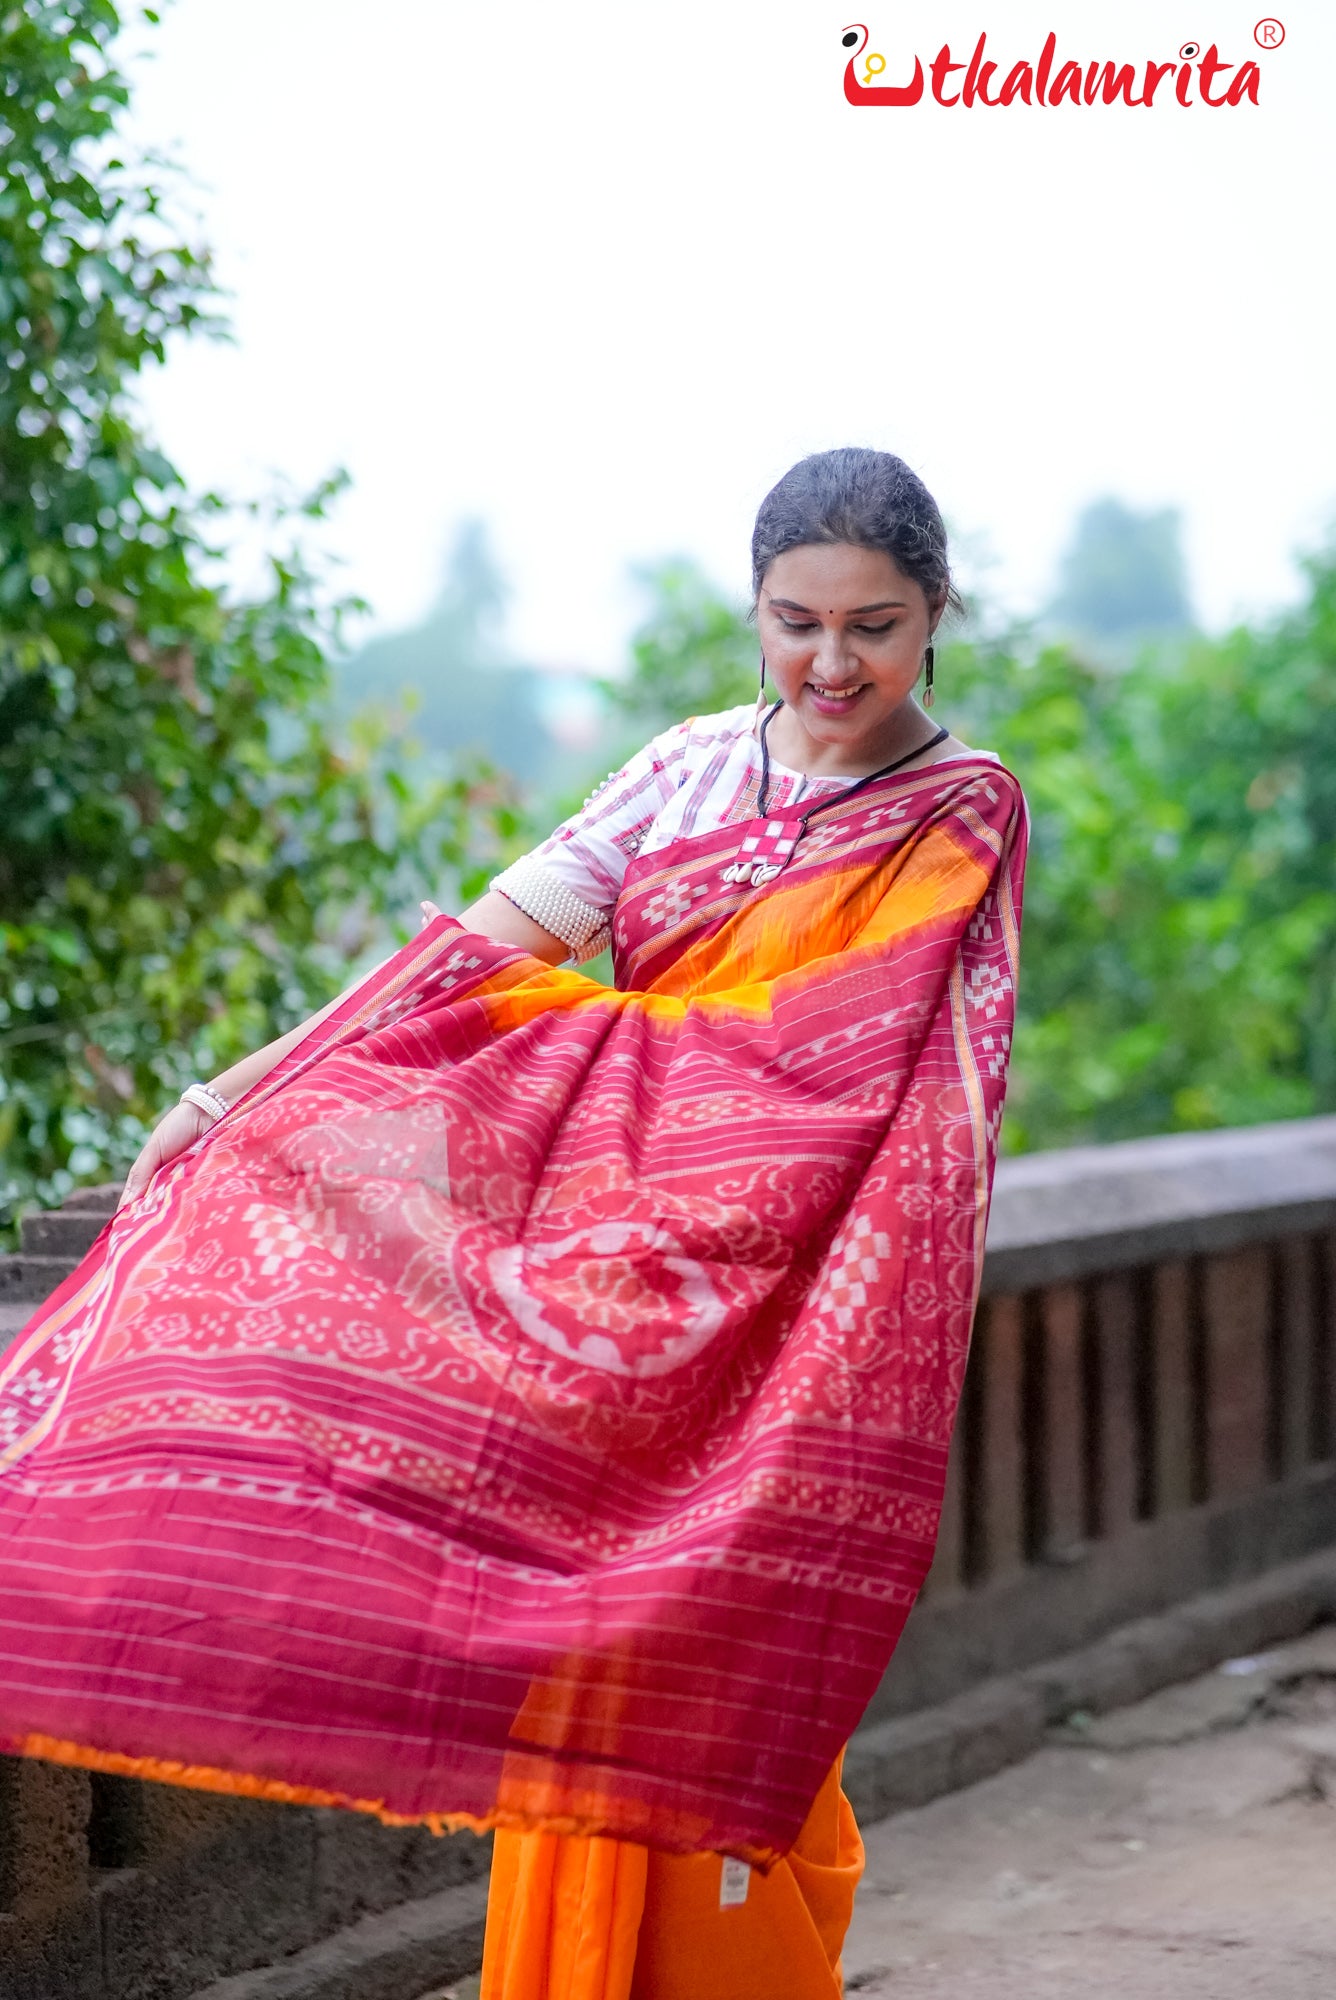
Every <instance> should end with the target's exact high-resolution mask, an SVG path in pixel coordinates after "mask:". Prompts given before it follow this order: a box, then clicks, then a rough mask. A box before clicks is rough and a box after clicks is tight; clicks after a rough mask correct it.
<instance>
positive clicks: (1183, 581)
mask: <svg viewBox="0 0 1336 2000" xmlns="http://www.w3.org/2000/svg"><path fill="white" fill-rule="evenodd" d="M1181 530H1182V524H1181V522H1180V519H1179V516H1178V512H1177V509H1175V508H1172V507H1165V508H1162V509H1160V510H1158V511H1150V512H1142V511H1139V510H1138V509H1137V508H1135V507H1128V506H1126V505H1124V503H1123V502H1122V501H1121V500H1114V499H1104V500H1095V501H1092V503H1091V504H1090V506H1088V507H1087V508H1085V509H1084V511H1083V512H1082V513H1081V514H1080V515H1079V516H1078V518H1077V522H1076V527H1075V531H1074V533H1073V535H1072V540H1071V543H1070V545H1069V546H1068V548H1067V550H1066V551H1065V553H1064V555H1063V558H1062V562H1061V565H1060V567H1059V573H1058V591H1057V596H1056V597H1055V599H1054V601H1053V605H1052V607H1051V612H1050V616H1051V617H1052V619H1053V620H1054V622H1055V623H1056V624H1057V625H1058V626H1059V627H1061V628H1062V629H1064V630H1066V631H1069V632H1073V633H1076V634H1079V635H1081V636H1083V637H1086V638H1092V639H1096V640H1099V639H1103V640H1109V641H1113V642H1114V643H1118V642H1125V641H1127V640H1136V639H1141V638H1145V637H1147V636H1148V635H1151V634H1155V633H1167V632H1185V631H1187V630H1188V629H1189V628H1190V627H1191V625H1192V623H1193V619H1192V605H1191V602H1190V600H1189V597H1188V587H1187V573H1186V571H1185V569H1184V565H1183V547H1182V533H1181Z"/></svg>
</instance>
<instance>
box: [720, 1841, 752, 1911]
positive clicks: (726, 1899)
mask: <svg viewBox="0 0 1336 2000" xmlns="http://www.w3.org/2000/svg"><path fill="white" fill-rule="evenodd" d="M750 1883H751V1869H750V1868H749V1867H748V1866H747V1863H746V1862H745V1861H735V1860H734V1859H733V1856H732V1855H731V1854H726V1855H725V1856H724V1866H723V1872H722V1874H721V1875H720V1877H719V1907H720V1909H721V1910H735V1909H736V1908H737V1906H738V1904H739V1903H745V1902H746V1900H747V1890H748V1887H749V1886H750Z"/></svg>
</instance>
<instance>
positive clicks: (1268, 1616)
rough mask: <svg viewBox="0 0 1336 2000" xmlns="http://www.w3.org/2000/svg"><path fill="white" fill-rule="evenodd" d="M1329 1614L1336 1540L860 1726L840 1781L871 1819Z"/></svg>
mask: <svg viewBox="0 0 1336 2000" xmlns="http://www.w3.org/2000/svg"><path fill="white" fill-rule="evenodd" d="M1332 1617H1336V1547H1334V1548H1328V1549H1324V1550H1322V1552H1321V1553H1320V1554H1318V1555H1315V1556H1310V1557H1309V1558H1308V1559H1307V1560H1306V1561H1304V1562H1298V1563H1291V1564H1288V1565H1286V1567H1284V1568H1283V1569H1278V1570H1273V1571H1271V1572H1270V1573H1269V1574H1268V1575H1266V1576H1261V1577H1257V1578H1255V1579H1254V1580H1253V1581H1252V1582H1250V1583H1246V1584H1241V1585H1239V1586H1237V1587H1236V1588H1234V1589H1232V1590H1219V1591H1212V1592H1210V1593H1209V1594H1208V1595H1206V1596H1203V1597H1198V1598H1196V1599H1193V1600H1192V1601H1190V1602H1189V1603H1187V1604H1185V1605H1183V1606H1181V1607H1180V1608H1179V1609H1178V1610H1175V1611H1169V1612H1166V1613H1164V1614H1163V1615H1162V1616H1160V1617H1157V1618H1146V1619H1141V1620H1139V1621H1138V1622H1137V1623H1136V1624H1133V1625H1125V1626H1122V1627H1121V1628H1120V1629H1119V1630H1117V1631H1115V1632H1111V1633H1109V1635H1108V1636H1107V1638H1104V1639H1102V1640H1100V1641H1099V1642H1098V1643H1097V1644H1096V1645H1093V1646H1088V1647H1086V1648H1084V1649H1083V1650H1082V1651H1080V1652H1075V1653H1068V1654H1065V1655H1063V1656H1062V1657H1060V1658H1058V1659H1054V1660H1048V1661H1045V1662H1044V1663H1043V1664H1042V1665H1040V1666H1036V1667H1032V1668H1030V1669H1029V1670H1028V1671H1027V1672H1025V1673H1021V1674H1012V1675H1005V1676H1000V1677H998V1678H997V1679H995V1680H991V1681H987V1682H985V1683H984V1684H983V1686H982V1687H978V1688H975V1689H973V1690H972V1691H971V1692H970V1693H969V1694H965V1695H961V1696H959V1697H957V1699H956V1700H954V1701H948V1702H943V1703H942V1704H941V1705H940V1706H939V1707H936V1708H929V1709H924V1710H921V1711H920V1712H919V1713H917V1714H913V1715H906V1716H904V1717H900V1718H896V1719H895V1720H893V1721H890V1722H881V1723H875V1724H873V1726H872V1727H871V1728H868V1729H862V1730H860V1731H859V1732H858V1734H857V1735H856V1736H855V1737H854V1739H853V1741H852V1743H851V1744H850V1745H849V1749H848V1752H847V1754H846V1756H845V1761H844V1789H845V1791H846V1792H847V1793H848V1795H849V1798H850V1800H851V1801H852V1803H853V1807H854V1810H855V1812H856V1813H857V1814H858V1817H859V1819H860V1821H862V1822H863V1823H865V1824H869V1825H870V1824H871V1823H872V1822H873V1821H874V1820H878V1819H886V1818H888V1817H889V1816H890V1815H891V1814H892V1813H895V1812H904V1811H905V1810H907V1809H908V1808H910V1807H912V1806H921V1805H926V1804H927V1803H928V1801H929V1800H930V1799H935V1798H939V1797H940V1796H941V1795H942V1794H943V1793H944V1792H950V1791H956V1790H958V1789H960V1787H962V1786H964V1785H972V1784H977V1783H978V1781H979V1780H980V1779H981V1778H987V1777H991V1776H992V1774H993V1773H994V1772H995V1771H1000V1770H1002V1769H1004V1768H1005V1766H1007V1765H1008V1764H1015V1763H1019V1762H1020V1760H1021V1759H1022V1758H1023V1757H1027V1756H1029V1755H1030V1753H1031V1752H1032V1751H1033V1750H1035V1749H1037V1748H1038V1746H1039V1744H1040V1742H1041V1741H1042V1740H1043V1736H1044V1732H1045V1730H1046V1729H1048V1728H1049V1727H1051V1726H1053V1725H1055V1724H1058V1723H1062V1722H1065V1721H1067V1719H1068V1718H1069V1717H1070V1716H1072V1715H1075V1714H1078V1713H1084V1714H1088V1715H1099V1714H1103V1713H1105V1712H1106V1711H1107V1710H1109V1709H1111V1708H1117V1707H1121V1706H1123V1705H1124V1704H1125V1703H1128V1702H1134V1701H1142V1700H1144V1699H1145V1697H1146V1696H1147V1695H1148V1694H1154V1693H1155V1692H1156V1691H1157V1690H1158V1689H1159V1688H1163V1687H1168V1686H1170V1685H1171V1684H1172V1683H1173V1682H1175V1681H1181V1680H1187V1679H1189V1678H1191V1677H1192V1676H1193V1675H1195V1674H1201V1673H1205V1672H1207V1671H1208V1669H1210V1668H1211V1667H1215V1666H1218V1665H1219V1664H1220V1662H1221V1661H1222V1660H1228V1659H1233V1658H1236V1657H1237V1656H1238V1655H1240V1654H1244V1653H1252V1652H1257V1651H1259V1650H1261V1649H1262V1648H1263V1647H1265V1646H1270V1645H1275V1644H1277V1643H1279V1642H1280V1641H1281V1640H1284V1639H1294V1638H1298V1637H1299V1636H1301V1635H1302V1634H1303V1633H1305V1632H1307V1631H1310V1630H1311V1629H1312V1627H1313V1626H1314V1625H1317V1624H1319V1623H1321V1622H1322V1621H1323V1620H1324V1619H1328V1618H1332Z"/></svg>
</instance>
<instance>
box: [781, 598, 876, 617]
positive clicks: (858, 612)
mask: <svg viewBox="0 0 1336 2000" xmlns="http://www.w3.org/2000/svg"><path fill="white" fill-rule="evenodd" d="M770 602H771V603H772V604H777V605H778V606H779V608H780V610H781V611H806V612H807V615H808V617H809V618H810V617H814V616H815V613H814V612H813V611H812V609H811V607H810V606H809V605H806V604H797V603H795V602H794V600H793V598H791V597H772V598H771V599H770ZM908 609H909V606H908V604H907V603H906V601H905V599H904V598H903V597H884V598H883V599H882V600H881V603H880V604H855V605H854V607H853V609H852V610H851V611H849V612H847V613H846V616H847V617H849V618H861V617H862V616H863V614H864V613H865V612H867V611H907V610H908Z"/></svg>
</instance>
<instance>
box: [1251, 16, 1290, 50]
mask: <svg viewBox="0 0 1336 2000" xmlns="http://www.w3.org/2000/svg"><path fill="white" fill-rule="evenodd" d="M1284 39H1285V24H1284V22H1283V21H1278V20H1277V19H1276V18H1275V16H1274V14H1265V15H1263V17H1262V19H1261V20H1260V21H1259V22H1258V23H1257V26H1256V27H1255V28H1254V29H1253V40H1254V41H1255V42H1256V44H1257V46H1258V48H1259V49H1278V48H1279V47H1280V45H1281V43H1282V42H1283V41H1284Z"/></svg>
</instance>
